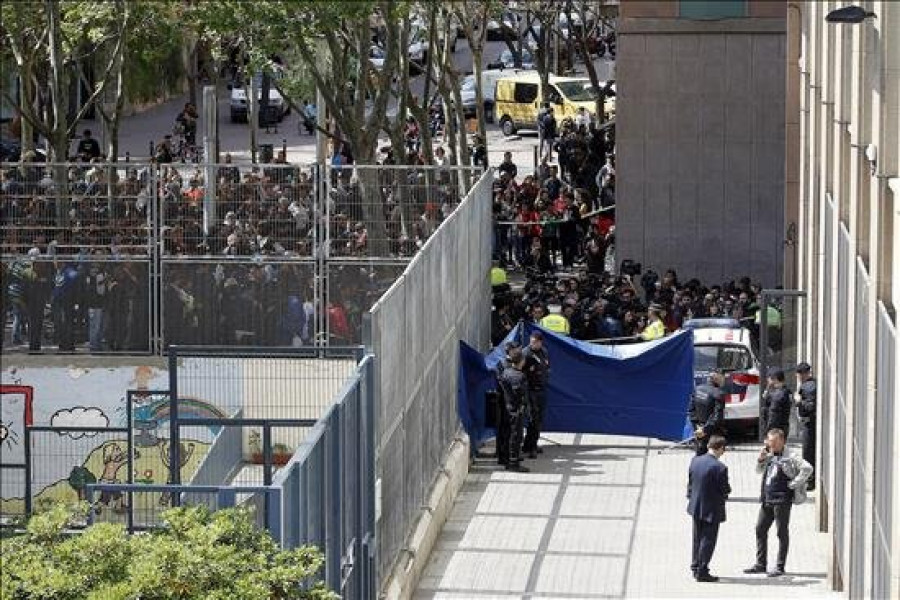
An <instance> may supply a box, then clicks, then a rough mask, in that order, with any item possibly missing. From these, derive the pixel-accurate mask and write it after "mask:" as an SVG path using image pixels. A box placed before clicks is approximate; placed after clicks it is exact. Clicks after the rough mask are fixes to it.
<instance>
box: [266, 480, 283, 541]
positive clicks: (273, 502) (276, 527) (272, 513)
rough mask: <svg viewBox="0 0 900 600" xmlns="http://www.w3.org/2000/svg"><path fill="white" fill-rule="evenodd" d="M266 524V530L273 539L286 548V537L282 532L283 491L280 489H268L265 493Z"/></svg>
mask: <svg viewBox="0 0 900 600" xmlns="http://www.w3.org/2000/svg"><path fill="white" fill-rule="evenodd" d="M265 496H266V501H265V504H264V506H265V510H266V514H265V523H266V529H268V530H269V533H270V534H272V539H273V540H275V542H276V543H277V544H278V545H279V546H282V547H284V536H283V532H282V530H281V527H282V522H283V519H282V518H281V505H282V502H281V490H280V489H278V488H267V489H266V492H265Z"/></svg>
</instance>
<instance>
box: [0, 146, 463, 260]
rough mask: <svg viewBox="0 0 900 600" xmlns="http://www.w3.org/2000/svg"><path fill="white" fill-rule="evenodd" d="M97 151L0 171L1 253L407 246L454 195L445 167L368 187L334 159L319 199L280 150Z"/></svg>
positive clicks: (387, 250) (296, 252)
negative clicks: (186, 157)
mask: <svg viewBox="0 0 900 600" xmlns="http://www.w3.org/2000/svg"><path fill="white" fill-rule="evenodd" d="M337 156H343V154H342V153H341V152H339V153H337ZM437 159H438V160H442V157H441V156H438V157H437ZM101 160H102V159H101V158H99V157H96V158H94V159H93V162H85V163H77V164H72V165H70V166H68V167H67V168H66V169H65V172H64V173H63V174H62V178H63V179H64V183H63V184H60V183H59V180H60V176H59V174H58V173H55V172H54V171H53V169H52V168H51V167H49V166H46V165H44V164H43V163H28V162H22V163H19V164H18V165H17V166H15V167H12V168H8V169H6V170H4V171H2V172H0V230H2V232H3V242H2V250H3V253H4V254H9V255H21V254H25V253H27V252H29V251H30V250H32V249H35V248H36V249H37V250H38V251H39V252H40V253H41V255H53V254H66V255H69V254H84V253H92V252H93V251H94V250H97V249H101V250H103V251H106V252H109V253H111V254H113V255H141V254H143V255H146V254H147V253H148V252H149V251H150V246H151V244H153V243H154V235H156V236H160V237H161V240H162V243H163V246H162V247H163V252H164V253H165V254H166V255H169V256H198V255H199V256H248V257H249V256H287V257H298V256H299V257H311V256H313V255H314V251H315V250H316V248H314V242H316V241H318V242H319V243H320V244H321V243H324V242H325V240H326V239H327V240H328V241H329V245H328V247H321V248H319V250H320V251H321V252H324V253H325V254H326V255H328V256H368V255H372V254H373V253H374V255H376V256H385V257H386V256H395V257H398V256H410V255H412V254H414V253H415V252H416V250H417V249H418V248H420V247H421V246H422V245H423V244H424V242H425V240H426V239H427V238H428V237H429V236H430V235H431V233H433V232H434V230H435V229H436V228H437V226H438V225H439V224H440V223H441V221H442V220H443V219H445V218H446V217H447V216H449V214H450V213H451V212H452V211H453V210H454V208H455V207H456V206H457V205H458V203H459V201H460V199H461V198H460V196H459V193H458V187H457V186H456V185H455V183H456V182H455V181H452V178H451V177H450V173H449V171H447V172H441V171H437V172H434V173H430V172H427V171H426V170H424V169H422V170H416V169H415V168H413V167H411V168H409V169H402V170H385V171H377V176H375V178H374V180H373V181H372V182H371V183H369V185H368V187H366V185H365V183H366V182H367V179H365V178H366V177H367V176H368V175H369V173H362V172H360V170H358V169H356V170H355V169H352V168H340V169H335V170H334V171H333V172H334V180H333V182H332V187H331V189H330V193H329V196H328V198H327V199H326V200H325V201H322V200H320V197H321V196H320V195H319V193H320V190H319V189H317V182H316V178H315V176H314V171H313V170H312V169H301V168H300V167H298V166H295V165H290V164H288V163H287V161H286V159H285V156H284V153H283V152H281V153H279V155H278V156H277V157H276V158H275V159H274V160H273V161H272V162H271V163H266V164H262V165H252V166H240V167H239V166H238V165H236V164H234V163H233V161H232V158H231V156H230V155H229V154H226V155H225V157H224V163H223V164H221V165H218V166H215V167H211V168H206V167H203V166H201V165H192V164H188V165H185V164H156V165H152V166H144V167H137V166H134V165H130V164H128V163H125V164H121V165H117V166H116V167H115V168H112V167H108V166H107V165H106V164H104V163H102V162H100V161H101ZM350 164H352V163H346V162H344V163H342V164H339V165H337V166H340V167H348V166H349V165H350ZM372 173H375V171H372ZM210 176H212V177H215V179H216V181H215V186H214V189H215V192H214V194H213V195H214V197H213V198H209V197H208V195H209V194H211V193H212V192H211V191H210V187H212V186H210V185H208V182H207V179H208V178H209V177H210ZM154 185H155V186H156V188H155V189H154V188H153V187H152V186H154ZM61 186H64V187H65V189H64V190H63V191H62V192H60V190H59V189H58V188H59V187H61ZM155 203H158V204H156V205H155V206H154V204H155Z"/></svg>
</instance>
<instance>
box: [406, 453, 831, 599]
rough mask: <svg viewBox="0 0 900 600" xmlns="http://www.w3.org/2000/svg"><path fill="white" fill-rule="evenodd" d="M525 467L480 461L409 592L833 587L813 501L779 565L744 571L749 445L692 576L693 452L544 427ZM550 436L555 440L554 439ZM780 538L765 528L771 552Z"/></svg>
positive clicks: (820, 593) (662, 592)
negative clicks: (697, 576) (770, 571)
mask: <svg viewBox="0 0 900 600" xmlns="http://www.w3.org/2000/svg"><path fill="white" fill-rule="evenodd" d="M548 438H549V440H550V442H549V443H548V442H544V443H545V444H546V445H544V448H545V452H544V454H543V455H541V456H540V457H539V458H538V460H530V461H526V462H527V465H528V466H529V467H530V468H531V472H530V473H523V474H519V473H509V472H507V471H504V470H502V469H501V468H500V467H498V466H497V465H496V464H495V463H494V461H493V460H487V459H483V460H482V459H479V460H478V461H477V462H476V464H475V466H474V467H473V468H472V470H471V471H470V473H469V476H468V477H467V479H466V482H465V484H464V486H463V488H462V490H461V491H460V494H459V497H458V498H457V501H456V504H455V505H454V508H453V512H452V513H451V515H450V518H449V519H448V521H447V523H446V525H445V526H444V530H443V531H442V533H441V535H440V537H439V539H438V542H437V544H436V546H435V549H434V551H433V552H432V556H431V558H430V561H429V564H428V566H427V567H426V569H425V571H424V573H423V575H422V578H421V581H420V582H419V588H418V591H417V592H416V594H415V596H414V598H416V599H419V600H425V599H441V600H444V599H447V600H449V599H451V598H452V599H460V600H461V599H463V598H465V599H467V600H487V599H497V600H509V599H512V598H517V599H519V598H521V599H528V600H538V599H540V600H550V599H551V598H552V599H560V600H562V599H568V600H574V599H585V600H591V599H594V598H622V597H629V598H677V597H680V598H687V597H690V598H754V597H758V596H760V595H761V594H765V595H769V594H773V595H776V596H783V595H790V596H791V597H792V598H813V597H823V598H824V597H835V598H837V597H838V595H837V594H835V593H833V592H831V591H829V588H828V584H827V582H826V580H825V578H826V564H827V544H826V543H825V541H826V536H825V534H820V533H816V532H815V527H814V523H815V505H814V504H813V500H810V501H809V502H808V503H807V504H805V505H803V506H795V507H794V510H793V513H792V518H791V534H792V535H791V548H790V553H789V555H788V562H787V573H788V574H787V575H786V576H785V577H782V578H778V579H769V578H767V577H765V576H760V575H752V576H751V575H744V573H743V572H742V571H743V569H744V568H746V567H749V566H750V565H752V564H753V562H754V552H755V536H754V525H755V523H756V515H757V511H758V507H759V504H758V502H757V498H758V494H759V482H760V480H759V476H757V475H756V473H755V471H754V464H755V457H756V455H757V445H755V444H751V445H748V444H744V445H740V446H738V447H736V448H731V447H729V450H728V451H727V452H726V454H725V456H724V457H723V462H725V463H726V464H727V465H728V467H729V475H730V478H731V486H732V488H733V492H732V495H731V498H730V501H729V503H728V520H727V522H726V523H723V524H722V528H721V530H720V533H719V542H718V546H717V548H716V553H715V555H714V557H713V562H712V565H711V571H712V572H713V574H715V575H719V576H720V577H721V581H720V582H719V583H697V582H695V581H694V580H693V578H692V576H691V573H690V570H689V566H690V561H691V520H690V518H689V517H688V515H687V513H686V512H685V509H686V506H687V503H686V499H685V491H686V483H687V469H688V464H689V462H690V459H691V457H692V456H693V452H689V451H687V450H684V449H676V450H669V451H665V452H662V453H659V452H658V450H660V449H662V448H665V447H666V446H667V444H665V443H664V442H660V441H658V440H646V439H640V438H629V437H614V436H597V435H551V436H548ZM552 442H556V443H558V444H560V445H555V444H554V443H552ZM776 545H777V540H776V538H775V530H774V527H773V529H772V531H771V533H770V544H769V546H770V550H769V551H770V556H771V557H774V554H775V552H776Z"/></svg>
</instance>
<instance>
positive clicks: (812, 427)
mask: <svg viewBox="0 0 900 600" xmlns="http://www.w3.org/2000/svg"><path fill="white" fill-rule="evenodd" d="M800 434H801V435H802V437H803V460H805V461H806V462H808V463H809V464H811V465H812V466H813V468H815V467H816V418H815V417H811V418H810V419H809V420H808V421H807V422H805V423H803V424H802V425H801V426H800ZM814 486H815V478H813V477H810V478H809V483H808V485H807V487H808V488H809V489H812V488H813V487H814Z"/></svg>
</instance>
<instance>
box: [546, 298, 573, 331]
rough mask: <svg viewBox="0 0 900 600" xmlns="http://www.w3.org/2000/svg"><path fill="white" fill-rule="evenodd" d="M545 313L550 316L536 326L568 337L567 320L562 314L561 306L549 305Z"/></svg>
mask: <svg viewBox="0 0 900 600" xmlns="http://www.w3.org/2000/svg"><path fill="white" fill-rule="evenodd" d="M547 311H548V312H549V313H550V314H548V315H547V316H546V317H544V318H543V319H541V320H540V321H539V322H538V325H540V326H541V327H543V328H544V329H549V330H550V331H552V332H554V333H558V334H560V335H569V330H570V327H569V320H568V319H567V318H566V317H565V316H564V315H563V314H562V306H560V305H559V304H550V305H548V306H547Z"/></svg>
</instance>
